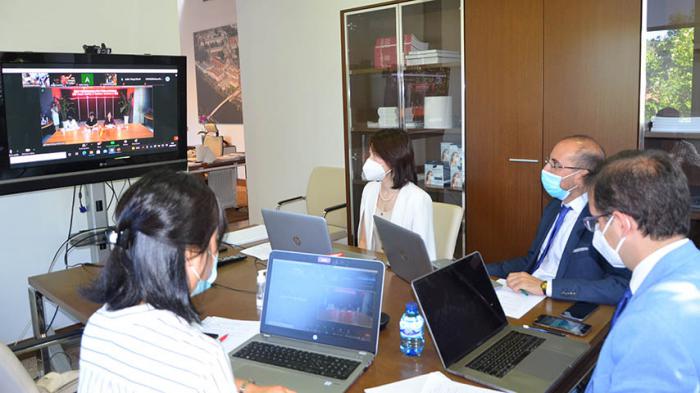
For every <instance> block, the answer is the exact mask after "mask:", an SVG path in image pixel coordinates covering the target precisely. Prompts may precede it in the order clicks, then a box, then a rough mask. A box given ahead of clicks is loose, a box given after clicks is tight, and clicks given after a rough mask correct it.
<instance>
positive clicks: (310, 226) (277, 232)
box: [262, 209, 368, 259]
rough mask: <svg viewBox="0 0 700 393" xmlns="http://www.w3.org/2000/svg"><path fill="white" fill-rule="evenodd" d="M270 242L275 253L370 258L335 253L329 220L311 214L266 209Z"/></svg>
mask: <svg viewBox="0 0 700 393" xmlns="http://www.w3.org/2000/svg"><path fill="white" fill-rule="evenodd" d="M262 216H263V222H264V223H265V228H266V229H267V238H268V239H269V240H270V247H271V248H272V249H273V250H283V251H297V252H306V253H310V254H325V255H329V254H343V255H344V256H349V257H353V258H360V259H362V258H367V257H368V256H367V255H362V254H358V253H353V252H350V251H347V250H340V249H334V248H333V246H332V244H331V236H330V234H329V233H328V225H327V224H326V219H324V218H323V217H319V216H312V215H309V214H299V213H291V212H285V211H281V210H271V209H262Z"/></svg>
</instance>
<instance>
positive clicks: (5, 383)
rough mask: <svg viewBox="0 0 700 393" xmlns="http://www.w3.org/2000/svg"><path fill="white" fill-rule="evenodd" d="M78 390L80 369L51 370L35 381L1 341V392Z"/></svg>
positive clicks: (73, 391) (61, 391)
mask: <svg viewBox="0 0 700 393" xmlns="http://www.w3.org/2000/svg"><path fill="white" fill-rule="evenodd" d="M77 390H78V370H71V371H68V372H65V373H61V374H58V373H54V372H51V373H48V374H46V375H45V376H44V377H42V378H41V379H39V380H38V381H36V382H34V381H33V380H32V378H31V377H30V376H29V373H28V372H27V370H26V369H25V368H24V366H22V363H21V362H20V361H19V359H17V357H16V356H15V354H14V353H13V352H12V351H11V350H10V348H8V347H7V345H5V344H3V343H1V342H0V392H16V393H75V392H76V391H77Z"/></svg>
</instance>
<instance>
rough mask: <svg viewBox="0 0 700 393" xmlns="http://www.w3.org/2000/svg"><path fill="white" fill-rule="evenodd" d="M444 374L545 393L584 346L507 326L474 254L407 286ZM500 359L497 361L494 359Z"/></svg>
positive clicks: (482, 266) (575, 342) (515, 389)
mask: <svg viewBox="0 0 700 393" xmlns="http://www.w3.org/2000/svg"><path fill="white" fill-rule="evenodd" d="M411 286H412V287H413V292H414V293H415V295H416V299H418V303H419V305H420V308H421V311H422V312H423V315H424V316H425V319H426V323H427V325H428V329H429V330H430V334H431V336H432V338H433V342H434V343H435V347H436V349H437V351H438V354H439V355H440V360H441V361H442V364H443V366H444V367H445V369H447V371H448V372H450V373H452V374H457V375H461V376H463V377H464V378H467V379H469V380H472V381H475V382H478V383H481V384H484V385H487V386H491V387H495V388H498V389H503V390H506V391H518V392H545V391H547V390H548V389H549V388H550V387H551V386H552V385H553V384H554V383H555V382H557V381H558V380H559V379H560V378H561V377H562V376H563V374H564V373H565V372H566V371H567V370H569V369H570V368H572V367H573V366H574V364H575V363H576V362H577V361H578V359H579V358H580V357H581V356H582V355H583V354H585V353H586V352H587V351H588V349H589V346H588V344H586V343H583V342H579V341H574V340H570V339H567V338H565V337H558V336H555V335H553V334H548V333H539V332H534V331H530V330H526V329H523V328H520V327H515V326H510V325H508V320H507V319H506V316H505V314H504V313H503V309H502V308H501V304H500V303H499V301H498V298H497V297H496V292H495V290H494V289H493V286H492V285H491V283H490V281H489V276H488V274H487V273H486V268H485V267H484V262H483V260H482V259H481V255H480V254H479V253H478V252H474V253H472V254H469V255H467V256H466V257H464V258H462V259H460V260H458V261H456V262H454V263H453V264H451V265H449V266H447V267H444V268H442V269H440V270H436V271H434V272H432V273H429V274H428V275H426V276H423V277H421V278H418V279H416V280H414V281H413V282H412V283H411ZM499 357H500V359H498V358H499Z"/></svg>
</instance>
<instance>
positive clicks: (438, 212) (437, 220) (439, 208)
mask: <svg viewBox="0 0 700 393" xmlns="http://www.w3.org/2000/svg"><path fill="white" fill-rule="evenodd" d="M462 212H463V210H462V207H461V206H457V205H453V204H451V203H442V202H433V227H434V228H435V254H436V256H437V259H452V258H454V253H455V245H456V244H457V235H458V234H459V226H460V224H462Z"/></svg>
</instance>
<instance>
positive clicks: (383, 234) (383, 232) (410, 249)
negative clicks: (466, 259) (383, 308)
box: [374, 216, 452, 282]
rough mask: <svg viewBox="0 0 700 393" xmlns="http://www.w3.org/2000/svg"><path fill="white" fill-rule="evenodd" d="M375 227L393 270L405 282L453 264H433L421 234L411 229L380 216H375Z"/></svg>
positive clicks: (446, 262) (441, 261)
mask: <svg viewBox="0 0 700 393" xmlns="http://www.w3.org/2000/svg"><path fill="white" fill-rule="evenodd" d="M374 225H375V226H376V228H377V233H378V234H379V239H380V240H381V241H382V247H383V248H384V254H385V255H386V259H387V260H388V262H389V266H390V267H391V270H392V271H393V272H394V273H396V275H397V276H399V277H400V278H401V279H403V280H405V281H408V282H411V281H412V280H413V279H415V278H418V277H420V276H423V275H425V274H428V273H430V272H432V271H433V269H438V268H440V267H443V266H445V265H447V264H449V263H452V260H449V259H439V260H437V261H433V262H431V261H430V257H429V256H428V250H427V249H426V248H425V242H424V241H423V239H422V238H421V237H420V235H419V234H417V233H415V232H413V231H411V230H409V229H406V228H404V227H402V226H400V225H396V224H394V223H393V222H391V221H389V220H386V219H384V218H381V217H379V216H374Z"/></svg>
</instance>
